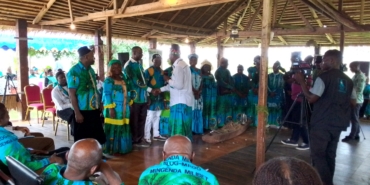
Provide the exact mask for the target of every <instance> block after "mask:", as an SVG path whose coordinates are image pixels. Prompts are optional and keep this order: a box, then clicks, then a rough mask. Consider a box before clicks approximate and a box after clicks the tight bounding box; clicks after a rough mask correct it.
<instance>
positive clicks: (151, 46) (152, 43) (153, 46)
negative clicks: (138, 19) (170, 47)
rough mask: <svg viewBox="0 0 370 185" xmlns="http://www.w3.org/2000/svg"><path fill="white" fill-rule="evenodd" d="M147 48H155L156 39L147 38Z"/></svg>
mask: <svg viewBox="0 0 370 185" xmlns="http://www.w3.org/2000/svg"><path fill="white" fill-rule="evenodd" d="M149 49H157V39H156V38H152V39H149Z"/></svg>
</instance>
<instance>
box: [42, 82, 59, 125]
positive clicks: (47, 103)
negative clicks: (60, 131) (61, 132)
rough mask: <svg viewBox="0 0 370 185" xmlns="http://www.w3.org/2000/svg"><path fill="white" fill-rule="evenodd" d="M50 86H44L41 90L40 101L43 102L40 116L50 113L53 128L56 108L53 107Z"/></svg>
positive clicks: (43, 121)
mask: <svg viewBox="0 0 370 185" xmlns="http://www.w3.org/2000/svg"><path fill="white" fill-rule="evenodd" d="M52 90H53V89H52V88H45V89H43V90H42V92H41V95H42V101H43V102H44V106H43V107H44V112H43V114H42V117H45V116H46V113H48V114H49V113H51V115H52V116H53V130H55V116H56V115H57V110H56V109H55V105H54V102H53V100H52V98H51V91H52ZM44 123H45V119H43V120H42V126H44Z"/></svg>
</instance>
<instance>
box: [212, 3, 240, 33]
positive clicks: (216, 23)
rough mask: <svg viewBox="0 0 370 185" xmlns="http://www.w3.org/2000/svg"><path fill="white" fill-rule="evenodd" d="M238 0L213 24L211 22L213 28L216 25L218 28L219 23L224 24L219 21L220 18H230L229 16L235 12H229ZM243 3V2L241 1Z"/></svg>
mask: <svg viewBox="0 0 370 185" xmlns="http://www.w3.org/2000/svg"><path fill="white" fill-rule="evenodd" d="M241 2H243V1H241ZM236 3H237V2H234V3H233V4H232V5H230V6H229V8H228V9H227V10H226V11H225V12H224V13H223V14H221V16H219V17H218V18H217V19H216V20H215V21H213V24H211V26H210V27H211V28H213V27H214V26H216V28H217V27H218V25H220V24H222V23H219V21H220V19H221V18H226V19H228V18H229V17H230V15H232V14H233V12H231V13H229V14H227V13H228V12H229V11H230V10H231V8H232V7H233V6H234V5H235V4H236ZM240 4H241V3H240Z"/></svg>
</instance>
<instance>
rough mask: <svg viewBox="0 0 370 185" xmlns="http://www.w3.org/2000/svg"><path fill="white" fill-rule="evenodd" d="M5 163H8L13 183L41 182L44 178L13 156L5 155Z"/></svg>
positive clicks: (33, 184)
mask: <svg viewBox="0 0 370 185" xmlns="http://www.w3.org/2000/svg"><path fill="white" fill-rule="evenodd" d="M6 163H7V164H8V167H9V171H10V174H11V175H12V177H13V180H14V182H15V184H17V185H18V184H27V185H40V184H43V181H44V180H43V179H42V178H41V177H40V176H39V175H37V174H36V173H35V172H34V171H32V170H31V169H29V168H28V167H27V166H25V165H24V164H22V163H21V162H19V161H17V160H16V159H14V158H13V157H11V156H7V157H6Z"/></svg>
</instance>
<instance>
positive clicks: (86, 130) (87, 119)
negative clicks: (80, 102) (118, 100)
mask: <svg viewBox="0 0 370 185" xmlns="http://www.w3.org/2000/svg"><path fill="white" fill-rule="evenodd" d="M81 114H82V116H83V117H84V121H83V122H82V123H76V124H75V126H74V140H75V142H76V141H78V140H81V139H86V138H93V139H96V140H97V141H99V143H100V144H104V143H105V141H106V140H105V134H104V129H103V124H102V123H101V121H100V111H99V110H85V111H81Z"/></svg>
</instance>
